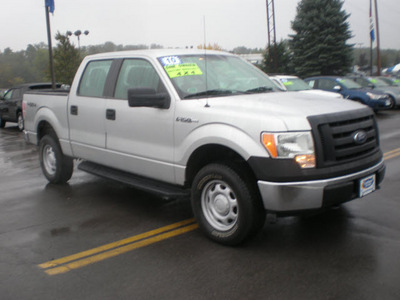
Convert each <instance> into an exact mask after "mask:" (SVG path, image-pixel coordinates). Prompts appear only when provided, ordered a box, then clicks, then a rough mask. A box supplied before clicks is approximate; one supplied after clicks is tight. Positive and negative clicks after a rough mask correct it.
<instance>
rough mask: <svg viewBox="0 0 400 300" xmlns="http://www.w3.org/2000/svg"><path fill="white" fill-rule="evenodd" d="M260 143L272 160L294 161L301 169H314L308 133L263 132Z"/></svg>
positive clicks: (312, 144)
mask: <svg viewBox="0 0 400 300" xmlns="http://www.w3.org/2000/svg"><path fill="white" fill-rule="evenodd" d="M262 143H263V145H264V146H265V148H266V149H267V151H268V153H269V154H270V155H271V157H272V158H278V159H279V158H280V159H294V160H295V161H296V162H297V163H298V164H299V166H300V167H301V168H304V169H305V168H315V151H314V143H313V139H312V136H311V133H310V132H275V133H267V132H264V133H262Z"/></svg>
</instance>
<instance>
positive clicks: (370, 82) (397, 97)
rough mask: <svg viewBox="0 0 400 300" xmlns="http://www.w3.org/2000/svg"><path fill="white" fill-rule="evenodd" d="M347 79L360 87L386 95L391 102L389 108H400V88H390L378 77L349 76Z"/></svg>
mask: <svg viewBox="0 0 400 300" xmlns="http://www.w3.org/2000/svg"><path fill="white" fill-rule="evenodd" d="M349 78H351V79H352V80H354V81H355V82H357V83H358V84H360V85H362V86H363V87H368V88H371V89H374V90H376V91H379V92H382V93H385V94H387V95H388V96H389V98H390V101H391V106H390V107H391V108H395V107H396V106H400V87H397V86H391V85H390V84H388V83H387V82H385V81H384V80H382V79H381V78H379V77H372V76H370V77H363V76H361V77H356V76H349Z"/></svg>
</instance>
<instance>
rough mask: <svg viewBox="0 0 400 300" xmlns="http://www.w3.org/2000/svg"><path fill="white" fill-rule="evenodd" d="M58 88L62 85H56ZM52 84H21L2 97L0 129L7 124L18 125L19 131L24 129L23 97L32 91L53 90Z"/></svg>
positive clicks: (0, 103) (0, 102) (0, 100)
mask: <svg viewBox="0 0 400 300" xmlns="http://www.w3.org/2000/svg"><path fill="white" fill-rule="evenodd" d="M56 86H57V88H60V87H61V84H57V85H56ZM51 88H52V84H51V83H27V84H21V85H18V86H15V87H12V88H11V89H9V90H8V91H7V92H6V93H5V94H4V95H3V96H1V97H0V128H3V127H4V126H5V125H6V122H16V123H18V129H19V130H23V129H24V119H23V116H22V96H23V95H24V93H26V92H27V91H30V90H42V89H51Z"/></svg>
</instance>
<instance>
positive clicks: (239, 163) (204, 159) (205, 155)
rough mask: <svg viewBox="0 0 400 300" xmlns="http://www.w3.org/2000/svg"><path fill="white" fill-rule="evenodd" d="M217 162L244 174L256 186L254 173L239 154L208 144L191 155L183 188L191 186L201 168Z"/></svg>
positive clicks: (225, 147)
mask: <svg viewBox="0 0 400 300" xmlns="http://www.w3.org/2000/svg"><path fill="white" fill-rule="evenodd" d="M217 162H218V163H223V164H226V165H228V166H230V167H231V168H234V169H236V170H240V172H241V173H245V176H246V177H249V179H250V182H254V184H256V180H255V175H254V172H253V171H252V169H251V167H250V165H249V164H248V163H247V161H246V160H245V159H244V158H243V157H242V156H241V155H240V154H239V153H237V152H236V151H234V150H232V149H231V148H229V147H227V146H224V145H219V144H208V145H203V146H201V147H199V148H197V149H196V150H195V151H194V152H193V153H192V154H191V156H190V158H189V160H188V163H187V165H186V172H185V179H186V180H185V186H188V187H189V186H191V184H192V182H193V179H194V177H195V176H196V174H197V173H198V172H199V171H200V170H201V169H202V168H203V167H205V166H206V165H208V164H211V163H217Z"/></svg>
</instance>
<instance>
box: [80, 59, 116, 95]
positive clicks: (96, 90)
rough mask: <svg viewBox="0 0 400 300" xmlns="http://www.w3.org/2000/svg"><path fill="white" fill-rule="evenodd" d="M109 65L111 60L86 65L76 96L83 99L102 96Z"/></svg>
mask: <svg viewBox="0 0 400 300" xmlns="http://www.w3.org/2000/svg"><path fill="white" fill-rule="evenodd" d="M111 64H112V60H99V61H92V62H90V63H88V65H87V66H86V69H85V71H84V73H83V76H82V79H81V82H80V84H79V89H78V95H79V96H84V97H101V96H103V91H104V86H105V84H106V79H107V76H108V72H109V71H110V67H111Z"/></svg>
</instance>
